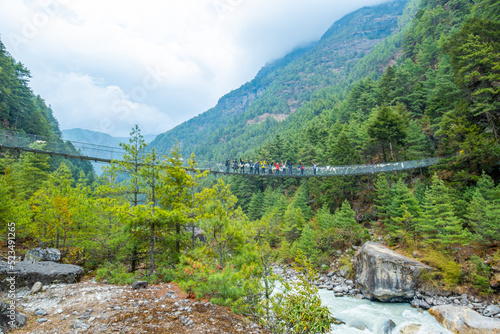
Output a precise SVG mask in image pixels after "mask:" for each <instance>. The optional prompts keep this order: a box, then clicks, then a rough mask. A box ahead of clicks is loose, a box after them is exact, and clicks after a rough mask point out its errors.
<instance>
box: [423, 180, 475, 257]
mask: <svg viewBox="0 0 500 334" xmlns="http://www.w3.org/2000/svg"><path fill="white" fill-rule="evenodd" d="M453 203H454V198H453V197H452V196H451V194H450V189H449V188H448V187H447V186H446V185H445V184H444V182H443V181H442V180H439V179H438V177H437V176H436V175H434V176H433V177H432V184H431V186H430V188H429V189H428V190H427V192H426V193H425V198H424V204H423V210H422V216H421V218H420V219H418V220H417V224H418V227H417V231H418V232H419V233H421V234H422V236H423V239H424V242H425V243H429V244H431V245H433V246H434V247H436V248H440V247H444V248H449V247H450V246H452V245H454V244H459V245H465V244H467V243H468V242H469V239H470V236H469V234H468V233H467V231H466V230H464V228H463V227H462V222H461V221H460V219H458V218H457V217H456V216H455V210H454V208H453Z"/></svg>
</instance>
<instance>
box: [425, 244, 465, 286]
mask: <svg viewBox="0 0 500 334" xmlns="http://www.w3.org/2000/svg"><path fill="white" fill-rule="evenodd" d="M422 260H423V262H425V263H427V264H429V265H430V266H431V267H433V268H436V269H437V271H435V272H431V273H430V274H429V277H427V279H430V280H436V279H439V277H442V279H443V282H444V284H445V286H444V287H445V288H446V289H448V290H453V289H455V288H456V286H457V285H458V284H459V282H460V266H459V264H458V263H456V262H455V261H453V259H452V258H450V257H449V256H447V255H445V254H443V253H442V252H440V251H437V250H434V249H429V250H428V251H427V254H426V255H425V256H424V257H423V259H422Z"/></svg>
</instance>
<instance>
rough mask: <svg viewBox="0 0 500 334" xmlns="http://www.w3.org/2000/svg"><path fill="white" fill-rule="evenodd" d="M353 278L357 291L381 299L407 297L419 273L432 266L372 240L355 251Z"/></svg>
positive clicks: (407, 299) (412, 289) (384, 300)
mask: <svg viewBox="0 0 500 334" xmlns="http://www.w3.org/2000/svg"><path fill="white" fill-rule="evenodd" d="M354 268H355V272H356V282H357V283H358V285H359V288H360V290H361V292H363V294H364V295H365V296H366V297H367V298H368V299H372V300H379V301H382V302H400V301H409V300H411V299H412V298H413V296H414V295H415V293H416V291H417V288H418V286H419V277H420V274H421V273H422V272H424V271H431V270H432V268H430V267H428V266H426V265H424V264H422V263H420V262H418V261H415V260H412V259H410V258H408V257H406V256H403V255H401V254H398V253H396V252H394V251H392V250H390V249H389V248H387V247H384V246H382V245H380V244H378V243H375V242H367V243H365V244H364V245H363V246H362V247H361V249H360V250H359V251H358V253H357V254H356V261H355V266H354Z"/></svg>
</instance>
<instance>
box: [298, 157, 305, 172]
mask: <svg viewBox="0 0 500 334" xmlns="http://www.w3.org/2000/svg"><path fill="white" fill-rule="evenodd" d="M299 169H300V175H304V165H303V164H302V160H300V161H299Z"/></svg>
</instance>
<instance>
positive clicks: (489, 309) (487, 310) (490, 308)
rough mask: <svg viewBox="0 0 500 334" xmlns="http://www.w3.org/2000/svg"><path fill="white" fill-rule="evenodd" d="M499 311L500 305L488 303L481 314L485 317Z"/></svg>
mask: <svg viewBox="0 0 500 334" xmlns="http://www.w3.org/2000/svg"><path fill="white" fill-rule="evenodd" d="M499 313H500V307H498V306H497V305H488V306H486V308H485V309H484V311H483V315H484V316H487V317H492V316H494V315H497V314H499Z"/></svg>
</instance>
